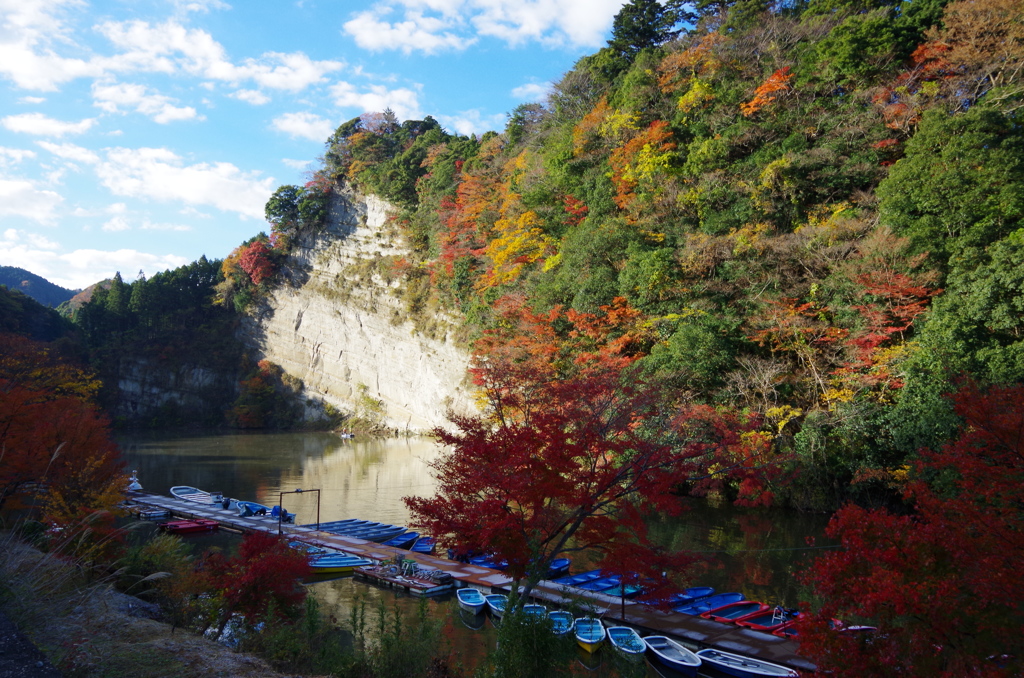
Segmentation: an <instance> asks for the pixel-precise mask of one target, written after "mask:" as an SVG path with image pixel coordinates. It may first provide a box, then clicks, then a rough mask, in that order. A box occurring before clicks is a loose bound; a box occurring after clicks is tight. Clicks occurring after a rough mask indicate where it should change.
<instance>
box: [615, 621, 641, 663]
mask: <svg viewBox="0 0 1024 678" xmlns="http://www.w3.org/2000/svg"><path fill="white" fill-rule="evenodd" d="M608 642H609V643H611V644H612V647H614V648H615V649H616V650H618V651H619V652H621V653H622V654H623V655H625V656H626V657H627V658H629V659H632V660H636V661H640V660H641V659H643V656H644V651H645V650H646V649H647V645H645V644H644V639H643V638H641V637H640V634H639V633H637V632H636V631H634V630H633V629H631V628H629V627H628V626H609V627H608Z"/></svg>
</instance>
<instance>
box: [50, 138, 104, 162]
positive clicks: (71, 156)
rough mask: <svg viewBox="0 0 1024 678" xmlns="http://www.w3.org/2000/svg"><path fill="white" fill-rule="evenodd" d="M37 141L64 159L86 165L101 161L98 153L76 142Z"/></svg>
mask: <svg viewBox="0 0 1024 678" xmlns="http://www.w3.org/2000/svg"><path fill="white" fill-rule="evenodd" d="M36 143H37V144H38V145H39V146H40V147H41V148H43V149H45V150H47V151H49V152H50V153H53V154H54V155H55V156H57V157H58V158H61V159H63V160H70V161H71V162H80V163H84V164H86V165H95V164H96V163H98V162H99V161H100V157H99V156H98V155H96V154H95V153H93V152H92V151H90V150H89V149H88V148H84V147H82V146H78V145H76V144H55V143H53V142H50V141H37V142H36Z"/></svg>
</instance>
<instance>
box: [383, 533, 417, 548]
mask: <svg viewBox="0 0 1024 678" xmlns="http://www.w3.org/2000/svg"><path fill="white" fill-rule="evenodd" d="M419 538H420V533H419V532H403V533H402V534H400V535H398V536H397V537H392V538H391V539H388V540H387V541H386V542H384V546H394V547H395V548H396V549H408V548H409V547H410V546H412V545H413V542H415V541H416V540H417V539H419Z"/></svg>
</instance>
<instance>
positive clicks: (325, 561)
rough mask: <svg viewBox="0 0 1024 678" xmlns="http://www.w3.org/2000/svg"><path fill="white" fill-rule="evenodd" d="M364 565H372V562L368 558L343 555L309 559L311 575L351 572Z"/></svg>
mask: <svg viewBox="0 0 1024 678" xmlns="http://www.w3.org/2000/svg"><path fill="white" fill-rule="evenodd" d="M366 565H373V561H372V560H370V559H368V558H360V557H359V556H350V555H348V554H345V553H337V554H330V555H325V556H313V557H312V558H310V559H309V567H310V568H311V569H312V570H313V574H329V573H330V574H334V573H338V572H352V571H353V570H355V569H356V568H357V567H364V566H366Z"/></svg>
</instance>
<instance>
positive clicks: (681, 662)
mask: <svg viewBox="0 0 1024 678" xmlns="http://www.w3.org/2000/svg"><path fill="white" fill-rule="evenodd" d="M644 644H645V645H647V649H649V650H650V651H651V653H652V654H653V655H654V656H655V657H656V658H657V660H658V661H659V662H661V663H662V664H664V665H665V666H667V667H669V668H670V669H672V670H673V671H677V672H679V673H681V674H683V675H684V676H696V675H697V669H698V668H699V667H700V664H701V660H700V657H698V656H697V655H696V654H695V653H693V652H691V651H690V650H688V649H686V648H685V647H683V646H682V644H680V643H678V642H676V641H674V640H672V639H671V638H668V637H666V636H647V637H646V638H644Z"/></svg>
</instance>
